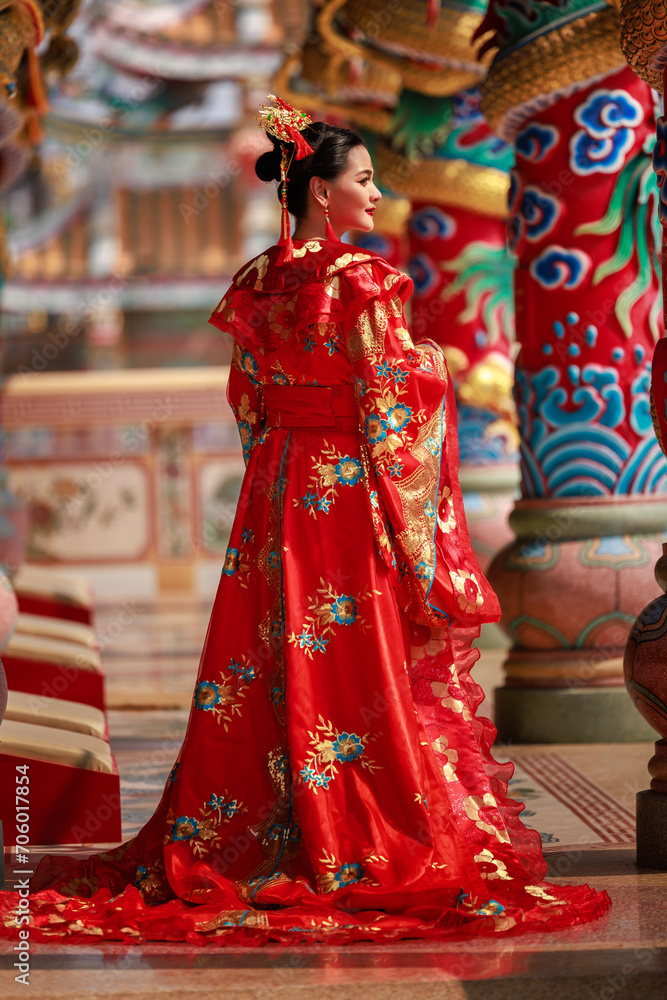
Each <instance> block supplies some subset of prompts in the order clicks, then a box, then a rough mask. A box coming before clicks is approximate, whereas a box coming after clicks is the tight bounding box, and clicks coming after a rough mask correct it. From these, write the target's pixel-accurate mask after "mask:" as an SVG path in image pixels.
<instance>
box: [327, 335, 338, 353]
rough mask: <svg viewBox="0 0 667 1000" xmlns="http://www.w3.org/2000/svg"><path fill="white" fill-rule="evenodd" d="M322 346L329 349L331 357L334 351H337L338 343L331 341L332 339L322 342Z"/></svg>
mask: <svg viewBox="0 0 667 1000" xmlns="http://www.w3.org/2000/svg"><path fill="white" fill-rule="evenodd" d="M324 346H325V347H328V348H329V356H331V355H332V354H333V353H334V351H337V350H338V343H337V342H336V341H335V340H334V339H333V337H332V338H331V339H330V340H326V341H325V342H324Z"/></svg>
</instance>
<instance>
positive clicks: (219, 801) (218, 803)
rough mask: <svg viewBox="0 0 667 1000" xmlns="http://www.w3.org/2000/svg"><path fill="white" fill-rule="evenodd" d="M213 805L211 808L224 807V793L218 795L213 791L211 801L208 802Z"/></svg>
mask: <svg viewBox="0 0 667 1000" xmlns="http://www.w3.org/2000/svg"><path fill="white" fill-rule="evenodd" d="M206 804H207V805H209V806H210V807H211V809H222V808H223V807H224V805H225V797H224V795H216V794H215V793H213V794H212V795H211V798H210V801H209V802H207V803H206Z"/></svg>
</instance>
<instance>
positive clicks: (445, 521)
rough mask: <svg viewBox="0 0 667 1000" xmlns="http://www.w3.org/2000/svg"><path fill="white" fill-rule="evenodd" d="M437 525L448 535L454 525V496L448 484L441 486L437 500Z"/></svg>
mask: <svg viewBox="0 0 667 1000" xmlns="http://www.w3.org/2000/svg"><path fill="white" fill-rule="evenodd" d="M438 527H439V528H440V530H441V531H442V532H443V533H444V534H445V535H448V534H449V532H450V531H452V530H453V529H454V528H455V527H456V514H455V513H454V498H453V496H452V491H451V490H450V488H449V486H443V487H442V492H441V494H440V498H439V500H438Z"/></svg>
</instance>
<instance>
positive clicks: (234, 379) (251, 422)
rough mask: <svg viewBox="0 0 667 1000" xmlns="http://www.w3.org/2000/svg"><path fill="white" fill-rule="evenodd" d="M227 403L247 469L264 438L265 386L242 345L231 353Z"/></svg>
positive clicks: (253, 362)
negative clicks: (263, 389) (238, 436)
mask: <svg viewBox="0 0 667 1000" xmlns="http://www.w3.org/2000/svg"><path fill="white" fill-rule="evenodd" d="M227 402H228V403H229V405H230V406H231V408H232V412H233V414H234V416H235V418H236V423H237V426H238V431H239V435H240V437H241V446H242V448H243V460H244V462H245V464H246V465H247V464H248V460H249V458H250V454H251V452H252V450H253V448H254V447H255V446H256V445H257V444H258V443H259V441H260V438H261V435H262V429H263V428H262V423H263V419H262V386H261V381H260V378H259V370H258V366H257V362H256V361H255V358H254V357H253V355H252V354H251V353H250V351H247V350H244V349H243V347H241V345H240V344H234V349H233V351H232V363H231V367H230V370H229V380H228V382H227Z"/></svg>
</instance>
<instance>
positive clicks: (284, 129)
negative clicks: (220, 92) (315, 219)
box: [255, 94, 315, 262]
mask: <svg viewBox="0 0 667 1000" xmlns="http://www.w3.org/2000/svg"><path fill="white" fill-rule="evenodd" d="M267 96H268V99H269V100H270V101H273V104H261V105H260V107H259V110H260V112H261V113H260V114H259V115H258V116H257V117H256V118H255V121H256V122H257V124H258V125H259V127H260V128H262V129H264V131H265V132H268V133H269V135H273V136H275V138H276V139H278V140H280V147H281V156H280V204H281V205H282V211H281V219H280V239H279V240H278V245H279V246H282V247H283V249H282V251H281V252H280V255H279V258H278V262H283V261H286V260H292V259H293V249H294V248H293V245H292V236H291V233H290V221H289V212H288V211H287V185H288V183H289V178H288V176H287V172H288V170H289V167H290V164H291V162H292V157H294V158H296V159H297V160H302V159H303V158H304V156H310V154H311V153H314V152H315V150H314V149H313V147H312V146H311V145H309V143H308V142H306V140H305V139H304V137H303V135H302V134H301V133H302V132H303V130H304V129H305V128H307V127H308V126H309V125H312V119H311V118H309V117H308V115H307V114H306V113H305V111H299V110H298V109H297V108H293V107H292V105H291V104H288V103H287V101H283V100H282V99H281V98H280V97H275V95H274V94H268V95H267ZM288 143H291V144H293V146H294V149H292V150H291V149H289V147H288V145H287V144H288Z"/></svg>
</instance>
